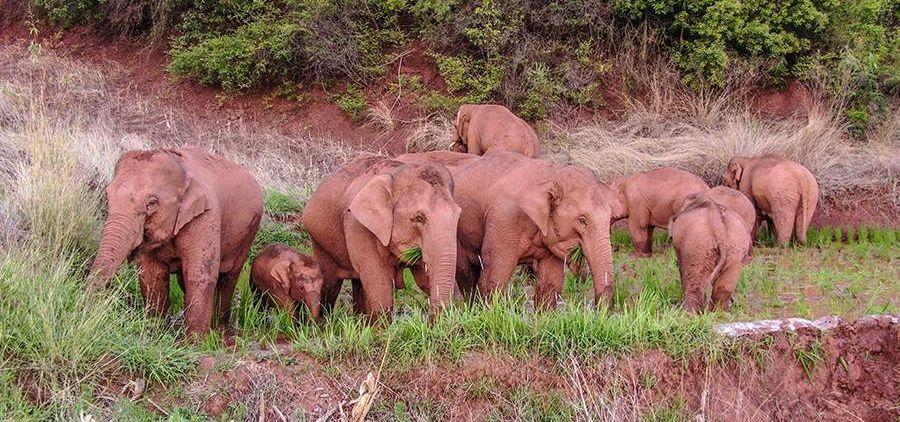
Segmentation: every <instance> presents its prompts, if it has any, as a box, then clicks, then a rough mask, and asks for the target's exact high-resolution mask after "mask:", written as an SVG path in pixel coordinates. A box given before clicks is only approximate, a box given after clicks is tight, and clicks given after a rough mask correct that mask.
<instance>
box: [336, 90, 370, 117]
mask: <svg viewBox="0 0 900 422" xmlns="http://www.w3.org/2000/svg"><path fill="white" fill-rule="evenodd" d="M335 103H336V104H337V106H338V107H340V108H341V110H342V111H343V112H344V113H347V116H348V117H350V120H353V121H354V122H360V121H362V120H363V118H365V117H366V110H368V109H369V104H368V103H367V102H366V97H365V96H364V95H363V94H362V92H360V90H359V88H357V87H355V86H353V85H350V86H349V87H347V90H346V91H344V93H343V94H341V95H338V96H337V98H336V99H335Z"/></svg>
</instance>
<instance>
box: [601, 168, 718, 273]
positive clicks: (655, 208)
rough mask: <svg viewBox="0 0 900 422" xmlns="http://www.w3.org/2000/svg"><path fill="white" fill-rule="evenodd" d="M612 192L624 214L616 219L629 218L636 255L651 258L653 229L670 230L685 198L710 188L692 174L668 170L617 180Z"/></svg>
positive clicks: (621, 213) (629, 228)
mask: <svg viewBox="0 0 900 422" xmlns="http://www.w3.org/2000/svg"><path fill="white" fill-rule="evenodd" d="M610 188H611V189H612V190H613V192H616V194H617V198H618V201H619V203H620V206H619V207H617V208H618V209H619V210H622V211H623V212H620V213H618V214H614V215H613V219H621V218H624V217H628V232H629V233H630V234H631V241H632V242H634V249H635V255H637V256H650V253H651V244H652V243H653V228H654V227H659V228H662V229H666V228H668V226H669V219H670V218H671V217H672V216H673V215H674V214H675V213H676V212H678V210H679V209H680V208H681V205H682V204H683V203H684V199H685V197H687V196H688V195H690V194H692V193H696V192H703V191H706V190H708V189H709V185H707V184H706V182H704V181H703V179H701V178H699V177H697V176H695V175H693V174H691V173H688V172H686V171H684V170H678V169H675V168H668V167H667V168H661V169H657V170H653V171H648V172H643V173H635V174H632V175H630V176H627V177H623V178H619V179H616V180H615V181H613V182H612V184H611V185H610Z"/></svg>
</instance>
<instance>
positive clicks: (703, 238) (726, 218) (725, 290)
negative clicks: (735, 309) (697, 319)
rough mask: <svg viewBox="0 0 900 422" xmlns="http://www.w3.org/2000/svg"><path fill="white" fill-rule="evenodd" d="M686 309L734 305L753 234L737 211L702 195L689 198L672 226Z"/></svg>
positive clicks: (697, 309) (703, 309) (729, 306)
mask: <svg viewBox="0 0 900 422" xmlns="http://www.w3.org/2000/svg"><path fill="white" fill-rule="evenodd" d="M669 234H670V235H671V236H672V244H673V245H674V247H675V256H676V259H677V261H678V271H679V273H680V275H681V287H682V292H683V305H684V308H685V310H687V311H691V312H703V311H705V310H706V308H707V304H708V303H709V299H708V294H709V293H708V292H709V291H710V289H711V290H712V303H713V306H715V307H716V308H717V309H723V310H727V309H730V308H731V301H732V295H733V294H734V291H735V289H736V288H737V283H738V279H739V277H740V274H741V269H742V268H743V266H744V263H743V261H744V258H745V257H746V256H747V252H748V247H749V244H750V235H749V234H748V233H747V229H746V226H745V224H744V221H743V220H742V219H741V216H740V215H738V214H737V213H736V212H734V211H732V210H730V209H728V208H725V207H724V206H722V205H719V204H717V203H715V202H713V201H712V200H711V199H710V198H709V197H706V196H700V197H696V198H693V199H691V200H690V201H686V202H685V204H684V206H683V208H682V210H681V211H680V212H679V213H677V214H676V215H675V216H674V217H673V218H672V222H671V224H670V226H669Z"/></svg>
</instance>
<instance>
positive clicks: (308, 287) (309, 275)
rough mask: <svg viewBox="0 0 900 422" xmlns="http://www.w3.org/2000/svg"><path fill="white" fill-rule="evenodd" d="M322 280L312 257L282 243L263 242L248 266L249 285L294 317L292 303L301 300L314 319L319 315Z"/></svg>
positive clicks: (294, 309)
mask: <svg viewBox="0 0 900 422" xmlns="http://www.w3.org/2000/svg"><path fill="white" fill-rule="evenodd" d="M323 281H324V280H323V278H322V271H320V270H319V263H318V262H316V260H315V259H314V258H313V257H311V256H309V255H306V254H302V253H299V252H297V251H295V250H294V249H292V248H291V247H290V246H288V245H285V244H282V243H274V244H271V245H268V246H266V247H265V248H264V249H263V250H262V251H260V253H259V256H257V257H256V259H255V260H253V266H252V267H251V268H250V286H251V287H252V288H253V289H254V290H255V291H256V292H257V293H259V294H262V295H264V296H266V297H264V300H265V299H270V300H271V302H275V304H276V305H278V307H280V308H281V309H284V310H286V311H288V312H290V313H291V315H292V316H295V317H296V315H297V311H299V310H298V309H297V308H296V307H295V304H296V303H297V302H302V303H304V304H305V305H306V308H307V309H309V315H310V317H311V318H312V319H313V320H316V319H318V318H319V309H320V300H321V295H322V283H323ZM266 302H269V303H271V302H270V301H269V300H266Z"/></svg>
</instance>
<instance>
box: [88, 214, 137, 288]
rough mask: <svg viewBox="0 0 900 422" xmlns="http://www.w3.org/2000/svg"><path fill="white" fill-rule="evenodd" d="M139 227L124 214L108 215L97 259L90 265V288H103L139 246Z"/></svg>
mask: <svg viewBox="0 0 900 422" xmlns="http://www.w3.org/2000/svg"><path fill="white" fill-rule="evenodd" d="M141 234H142V233H141V225H140V224H138V223H137V222H135V221H134V218H131V217H128V216H126V215H124V214H118V213H116V214H110V215H109V218H108V219H107V220H106V225H105V226H104V227H103V236H102V237H101V239H100V248H99V249H98V250H97V258H96V259H94V263H93V264H92V265H91V273H92V274H93V278H92V280H91V282H90V287H91V288H103V287H105V286H106V284H107V283H108V282H109V280H110V279H111V278H112V276H113V275H114V274H115V273H116V271H117V270H118V269H119V267H120V266H121V265H122V263H123V262H124V261H125V259H126V258H128V255H129V254H131V252H132V251H133V250H134V249H135V248H137V247H138V245H140V244H141V241H142V239H141Z"/></svg>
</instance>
